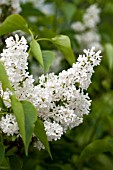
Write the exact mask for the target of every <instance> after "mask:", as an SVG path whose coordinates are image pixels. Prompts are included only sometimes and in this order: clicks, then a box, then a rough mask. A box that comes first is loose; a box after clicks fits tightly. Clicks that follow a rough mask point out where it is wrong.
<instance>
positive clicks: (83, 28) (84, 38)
mask: <svg viewBox="0 0 113 170" xmlns="http://www.w3.org/2000/svg"><path fill="white" fill-rule="evenodd" d="M100 12H101V10H100V8H98V7H97V4H93V5H91V6H90V7H89V8H87V9H86V12H85V13H84V15H83V22H80V21H78V22H73V23H72V25H71V28H72V29H73V30H74V31H75V32H76V35H75V38H76V40H77V42H78V44H80V47H81V49H84V48H91V47H92V46H94V47H95V49H96V50H99V49H101V51H102V50H103V47H102V45H101V43H100V41H101V37H100V35H99V33H98V30H97V24H99V22H100V16H99V15H100Z"/></svg>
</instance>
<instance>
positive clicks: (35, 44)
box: [30, 39, 44, 68]
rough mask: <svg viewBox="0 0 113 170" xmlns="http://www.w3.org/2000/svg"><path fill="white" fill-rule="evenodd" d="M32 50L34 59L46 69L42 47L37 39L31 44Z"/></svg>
mask: <svg viewBox="0 0 113 170" xmlns="http://www.w3.org/2000/svg"><path fill="white" fill-rule="evenodd" d="M30 50H31V53H32V54H33V57H34V58H35V59H36V60H37V61H38V62H39V63H40V65H41V66H42V67H43V68H44V63H43V58H42V52H41V49H40V45H39V43H38V42H37V41H36V40H35V39H33V40H32V41H31V42H30Z"/></svg>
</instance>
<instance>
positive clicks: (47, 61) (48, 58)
mask: <svg viewBox="0 0 113 170" xmlns="http://www.w3.org/2000/svg"><path fill="white" fill-rule="evenodd" d="M42 57H43V62H44V72H47V71H48V70H49V67H50V66H51V64H52V62H53V60H54V58H55V56H54V53H52V52H51V51H42Z"/></svg>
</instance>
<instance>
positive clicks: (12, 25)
mask: <svg viewBox="0 0 113 170" xmlns="http://www.w3.org/2000/svg"><path fill="white" fill-rule="evenodd" d="M16 30H22V31H24V32H27V33H30V32H29V29H28V24H27V22H26V21H25V19H24V18H23V17H22V16H21V15H19V14H12V15H10V16H8V17H7V18H6V19H5V21H4V22H3V23H2V25H1V26H0V35H4V34H7V33H10V32H13V31H16Z"/></svg>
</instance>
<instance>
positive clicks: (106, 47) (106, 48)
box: [105, 43, 113, 70]
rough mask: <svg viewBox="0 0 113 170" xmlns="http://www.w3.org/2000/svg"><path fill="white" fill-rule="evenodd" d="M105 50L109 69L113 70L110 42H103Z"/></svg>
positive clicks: (112, 47)
mask: <svg viewBox="0 0 113 170" xmlns="http://www.w3.org/2000/svg"><path fill="white" fill-rule="evenodd" d="M105 52H106V55H107V59H108V64H109V65H108V66H109V69H110V70H113V45H112V44H110V43H107V44H105Z"/></svg>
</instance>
